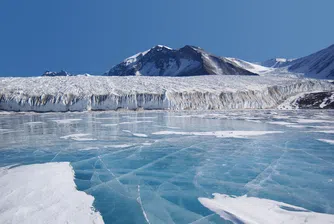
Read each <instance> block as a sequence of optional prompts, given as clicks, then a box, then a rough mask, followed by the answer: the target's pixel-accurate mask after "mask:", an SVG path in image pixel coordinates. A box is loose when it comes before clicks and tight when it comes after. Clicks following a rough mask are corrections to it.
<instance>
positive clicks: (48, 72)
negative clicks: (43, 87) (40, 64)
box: [42, 70, 72, 76]
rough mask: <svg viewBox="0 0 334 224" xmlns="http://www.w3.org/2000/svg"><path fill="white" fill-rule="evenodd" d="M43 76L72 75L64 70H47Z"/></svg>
mask: <svg viewBox="0 0 334 224" xmlns="http://www.w3.org/2000/svg"><path fill="white" fill-rule="evenodd" d="M42 76H72V75H71V74H70V73H68V72H66V71H64V70H61V71H60V72H51V71H46V72H44V73H43V75H42Z"/></svg>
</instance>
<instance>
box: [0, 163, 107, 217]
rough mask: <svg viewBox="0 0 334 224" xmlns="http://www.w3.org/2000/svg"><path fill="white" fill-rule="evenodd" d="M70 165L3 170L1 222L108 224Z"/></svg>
mask: <svg viewBox="0 0 334 224" xmlns="http://www.w3.org/2000/svg"><path fill="white" fill-rule="evenodd" d="M93 201H94V198H93V197H92V196H90V195H87V194H86V193H84V192H81V191H77V190H76V186H75V183H74V172H73V169H72V167H71V166H70V165H69V163H68V162H63V163H46V164H34V165H26V166H19V167H14V168H9V167H2V168H0V223H2V224H7V223H8V224H9V223H27V224H28V223H35V224H37V223H41V224H44V223H50V224H51V223H55V224H57V223H83V224H84V223H95V224H98V223H104V222H103V220H102V217H101V215H100V213H99V212H96V211H93V210H92V204H93Z"/></svg>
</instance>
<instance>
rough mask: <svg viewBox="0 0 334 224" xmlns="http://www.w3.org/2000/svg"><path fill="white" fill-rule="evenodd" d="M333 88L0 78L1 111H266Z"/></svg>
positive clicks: (235, 80)
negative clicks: (308, 93)
mask: <svg viewBox="0 0 334 224" xmlns="http://www.w3.org/2000/svg"><path fill="white" fill-rule="evenodd" d="M333 89H334V85H333V84H332V83H330V82H328V81H322V80H315V79H299V78H291V77H290V78H289V77H257V76H195V77H103V76H91V77H89V76H78V77H77V76H73V77H72V76H67V77H66V76H65V77H60V76H59V77H35V78H0V110H4V111H36V112H52V111H53V112H65V111H99V110H119V109H126V110H141V109H144V110H218V109H219V110H220V109H268V108H275V107H277V106H278V105H279V104H281V103H283V102H284V101H285V100H286V99H288V98H289V97H292V96H295V95H297V94H300V93H306V92H323V91H332V90H333Z"/></svg>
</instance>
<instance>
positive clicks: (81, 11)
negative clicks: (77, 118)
mask: <svg viewBox="0 0 334 224" xmlns="http://www.w3.org/2000/svg"><path fill="white" fill-rule="evenodd" d="M333 9H334V0H279V1H275V0H0V30H1V32H0V76H37V75H41V74H42V73H43V72H44V71H45V70H52V71H53V70H54V71H59V70H61V69H64V70H66V71H69V72H72V73H83V72H88V73H92V74H101V73H103V72H104V71H106V70H108V69H110V68H111V67H112V66H113V65H115V64H117V63H119V62H120V61H122V60H123V59H124V58H126V57H128V56H131V55H133V54H135V53H137V52H139V51H144V50H146V49H149V48H151V47H152V46H154V45H157V44H163V45H167V46H170V47H172V48H179V47H182V46H184V45H186V44H190V45H195V46H199V47H202V48H204V49H205V50H207V51H209V52H211V53H214V54H216V55H219V56H230V57H237V58H241V59H244V60H249V61H262V60H266V59H269V58H273V57H287V58H296V57H300V56H305V55H307V54H310V53H313V52H315V51H317V50H320V49H322V48H325V47H327V46H329V45H331V44H333V43H334V28H333V27H334V23H333V21H334V19H333Z"/></svg>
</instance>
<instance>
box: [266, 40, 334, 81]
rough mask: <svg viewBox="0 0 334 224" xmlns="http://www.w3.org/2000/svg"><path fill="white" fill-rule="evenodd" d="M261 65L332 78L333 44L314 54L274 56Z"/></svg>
mask: <svg viewBox="0 0 334 224" xmlns="http://www.w3.org/2000/svg"><path fill="white" fill-rule="evenodd" d="M261 65H262V66H265V67H271V68H286V69H287V70H288V71H289V72H293V73H302V74H304V75H305V76H306V77H311V78H320V79H326V78H328V79H333V78H334V44H333V45H331V46H329V47H328V48H325V49H323V50H320V51H318V52H316V53H314V54H311V55H308V56H306V57H302V58H298V59H284V58H275V59H270V60H268V61H265V62H262V63H261Z"/></svg>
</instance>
